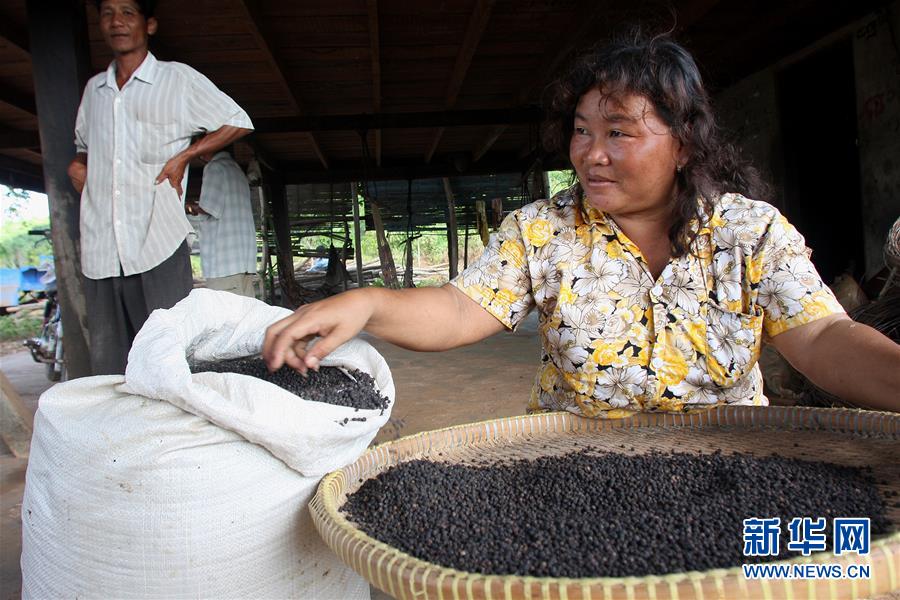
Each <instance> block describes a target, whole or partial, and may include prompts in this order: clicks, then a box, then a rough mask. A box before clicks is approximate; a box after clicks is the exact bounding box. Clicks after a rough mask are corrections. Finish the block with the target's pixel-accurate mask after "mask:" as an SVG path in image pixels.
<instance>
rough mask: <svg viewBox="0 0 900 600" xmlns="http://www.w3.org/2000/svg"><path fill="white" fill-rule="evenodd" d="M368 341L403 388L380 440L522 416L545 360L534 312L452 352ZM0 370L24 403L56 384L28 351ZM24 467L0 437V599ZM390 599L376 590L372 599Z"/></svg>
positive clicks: (14, 543)
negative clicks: (513, 328) (513, 327)
mask: <svg viewBox="0 0 900 600" xmlns="http://www.w3.org/2000/svg"><path fill="white" fill-rule="evenodd" d="M366 339H367V340H368V341H369V342H371V343H372V344H373V345H374V346H375V347H376V348H377V349H378V350H379V351H380V352H381V353H382V355H383V356H384V358H385V360H386V361H387V363H388V365H389V366H390V368H391V373H392V374H393V377H394V385H395V387H396V389H397V397H396V402H395V405H394V409H393V411H392V416H391V419H390V421H389V422H388V423H387V424H386V425H385V426H384V428H382V430H381V431H380V432H379V434H378V436H377V437H376V439H375V441H376V442H384V441H388V440H393V439H396V438H399V437H402V436H404V435H410V434H413V433H418V432H420V431H427V430H430V429H437V428H440V427H447V426H450V425H458V424H462V423H470V422H473V421H481V420H485V419H491V418H497V417H506V416H513V415H519V414H523V413H524V412H525V405H526V403H527V400H528V394H529V390H530V389H531V382H532V379H533V377H534V373H535V371H536V370H537V364H538V360H539V359H540V342H539V340H538V336H537V319H536V317H534V316H532V317H530V318H529V319H528V320H526V322H525V323H523V325H522V326H521V327H520V328H519V330H518V331H517V332H515V333H505V334H500V335H497V336H494V337H493V338H490V339H488V340H485V341H483V342H481V343H479V344H476V345H474V346H469V347H467V348H460V349H457V350H451V351H449V352H441V353H420V352H410V351H407V350H402V349H400V348H397V347H395V346H392V345H390V344H386V343H384V342H381V341H380V340H375V339H373V338H371V337H366ZM12 349H13V350H15V349H16V348H12ZM0 370H2V371H3V373H4V374H5V375H6V376H7V377H8V378H9V379H10V382H11V383H12V385H13V387H14V388H15V389H16V390H17V391H18V393H19V394H20V396H22V399H23V401H24V403H25V404H26V406H28V407H29V408H30V409H31V410H32V411H34V410H36V409H37V402H38V397H39V396H40V394H41V393H42V392H43V391H44V390H46V389H47V388H48V387H49V386H50V382H49V381H47V379H46V378H45V377H44V366H43V365H40V364H37V363H34V362H33V361H32V360H31V357H30V355H29V354H28V353H27V352H21V351H17V352H13V353H9V354H6V355H2V354H0ZM26 466H27V461H26V460H24V459H18V458H15V457H14V456H12V455H11V454H9V452H8V450H7V448H6V447H5V446H3V445H2V443H0V600H7V599H10V600H11V599H16V598H19V597H20V595H21V585H22V579H21V570H20V568H19V557H20V555H21V551H22V548H21V527H22V522H21V515H20V511H21V507H22V494H23V492H24V488H25V468H26ZM386 598H388V597H387V596H385V595H383V594H381V592H378V591H377V590H374V589H373V599H374V600H384V599H386Z"/></svg>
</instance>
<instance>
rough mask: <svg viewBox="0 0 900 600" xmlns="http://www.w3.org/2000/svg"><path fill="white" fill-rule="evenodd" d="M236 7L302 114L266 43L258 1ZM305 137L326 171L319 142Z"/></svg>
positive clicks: (245, 0)
mask: <svg viewBox="0 0 900 600" xmlns="http://www.w3.org/2000/svg"><path fill="white" fill-rule="evenodd" d="M237 5H238V7H239V8H240V10H241V12H242V13H243V16H244V19H243V20H244V22H245V23H246V24H247V31H248V33H249V34H250V35H251V36H252V37H253V39H254V40H255V41H256V44H257V46H259V49H260V50H261V51H262V53H263V54H264V55H265V57H266V62H267V63H269V66H271V67H272V68H273V69H274V70H275V74H276V75H277V76H278V82H279V83H280V84H281V87H282V88H284V91H285V92H286V93H287V96H288V99H289V100H290V104H291V107H292V108H293V109H294V111H295V112H296V113H297V114H302V113H303V110H302V107H301V105H300V100H299V94H298V93H297V91H296V90H295V89H294V86H292V85H291V83H290V82H289V81H288V79H287V69H286V68H285V66H284V63H283V62H282V60H281V59H280V58H279V57H278V56H277V55H276V54H275V53H274V52H273V51H272V47H271V46H270V45H269V42H268V41H267V39H268V38H271V36H267V35H266V33H267V32H266V28H265V26H264V24H263V18H262V11H261V10H260V7H259V3H258V0H239V1H238V3H237ZM307 137H308V139H309V143H310V145H311V146H312V149H313V152H315V154H316V157H317V158H318V159H319V162H321V163H322V166H324V167H325V168H326V169H327V168H328V159H327V158H326V157H325V154H324V153H323V152H322V148H321V147H320V146H319V141H318V140H317V139H316V136H315V135H314V134H313V133H311V132H310V133H308V134H307Z"/></svg>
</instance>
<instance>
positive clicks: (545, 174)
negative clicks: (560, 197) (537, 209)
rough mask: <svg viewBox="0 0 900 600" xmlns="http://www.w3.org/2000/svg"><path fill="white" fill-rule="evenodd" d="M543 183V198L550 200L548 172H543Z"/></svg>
mask: <svg viewBox="0 0 900 600" xmlns="http://www.w3.org/2000/svg"><path fill="white" fill-rule="evenodd" d="M541 183H542V184H544V190H543V192H542V193H541V198H549V197H550V174H549V173H548V172H547V171H541Z"/></svg>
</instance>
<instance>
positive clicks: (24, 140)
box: [0, 129, 41, 150]
mask: <svg viewBox="0 0 900 600" xmlns="http://www.w3.org/2000/svg"><path fill="white" fill-rule="evenodd" d="M40 147H41V136H40V135H38V132H37V131H19V130H14V129H0V150H10V149H13V148H40Z"/></svg>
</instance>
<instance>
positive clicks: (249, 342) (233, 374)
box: [22, 290, 394, 599]
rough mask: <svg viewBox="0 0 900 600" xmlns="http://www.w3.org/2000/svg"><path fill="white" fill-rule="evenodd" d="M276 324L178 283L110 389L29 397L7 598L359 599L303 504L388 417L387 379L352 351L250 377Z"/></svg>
mask: <svg viewBox="0 0 900 600" xmlns="http://www.w3.org/2000/svg"><path fill="white" fill-rule="evenodd" d="M287 314H290V311H288V310H286V309H282V308H276V307H272V306H268V305H266V304H264V303H262V302H259V301H256V300H253V299H250V298H243V297H240V296H236V295H233V294H229V293H227V292H215V291H211V290H194V291H193V292H192V293H191V295H190V296H189V297H188V298H186V299H185V300H183V301H181V302H179V303H178V304H177V305H175V306H174V307H173V308H172V309H170V310H157V311H155V312H154V313H153V314H152V315H151V316H150V318H149V319H148V320H147V323H146V324H145V325H144V327H143V328H142V329H141V331H140V332H139V334H138V336H137V338H136V339H135V342H134V345H133V346H132V350H131V353H130V354H129V358H128V369H127V372H126V375H125V377H124V378H123V377H121V376H105V377H89V378H83V379H78V380H74V381H71V382H67V383H65V384H61V385H57V386H54V387H53V388H51V389H50V390H48V391H47V392H46V393H45V394H44V395H43V396H42V397H41V399H40V405H39V409H38V412H37V414H36V416H35V431H34V436H33V440H32V446H31V458H30V461H29V466H28V473H27V477H26V490H25V498H24V500H23V506H22V514H23V528H22V529H23V552H22V572H23V596H25V597H35V598H38V597H41V598H43V597H83V596H96V597H107V598H124V597H133V596H140V597H148V596H154V597H172V598H175V597H267V598H269V597H271V598H276V597H277V598H288V597H294V598H325V597H327V598H351V599H352V598H368V597H369V587H368V584H367V583H366V582H365V581H364V580H363V579H362V578H361V577H359V576H358V575H357V574H356V573H354V572H353V571H352V570H350V569H349V568H348V567H346V566H345V565H344V564H343V563H342V562H341V561H340V560H339V559H338V558H337V556H335V555H334V553H333V552H332V551H331V550H330V549H329V548H328V547H327V546H325V545H324V543H323V542H322V541H321V539H320V537H319V536H318V534H317V533H316V531H315V529H314V527H313V525H312V522H311V519H310V516H309V513H308V511H307V508H306V505H307V503H308V502H309V500H310V499H311V497H312V495H313V493H314V492H315V488H316V485H317V484H318V481H319V479H320V478H321V476H322V475H323V474H325V473H327V472H329V471H332V470H334V469H337V468H339V467H341V466H343V465H345V464H347V463H350V462H352V461H353V460H355V459H356V458H357V457H358V456H359V455H360V454H361V453H362V452H363V450H364V449H365V448H366V447H367V446H368V444H369V443H370V442H371V440H372V439H373V438H374V436H375V434H376V433H377V432H378V429H379V428H380V427H381V426H382V425H383V424H384V423H385V422H386V421H387V420H388V418H389V416H390V411H391V408H392V407H393V401H394V385H393V379H392V377H391V373H390V370H389V369H388V367H387V364H386V363H385V361H384V359H383V358H382V357H381V355H380V354H379V353H378V352H377V351H376V350H375V349H374V348H372V347H371V346H370V345H369V344H367V343H365V342H363V341H361V340H351V342H348V343H347V344H345V345H344V346H341V347H340V348H338V349H337V350H336V351H335V352H333V353H332V354H330V355H329V356H328V359H327V360H323V361H322V368H321V369H320V373H319V374H314V375H315V377H318V379H315V380H314V378H313V376H310V377H309V378H308V379H304V378H302V377H300V375H299V374H294V373H293V372H290V373H281V372H279V373H281V374H280V375H277V374H276V375H277V377H276V378H275V379H272V378H269V379H270V380H269V381H266V380H264V379H261V378H258V377H255V376H253V375H254V374H257V370H258V368H259V362H257V361H258V360H259V359H257V358H253V357H254V355H257V354H258V353H259V350H260V348H261V346H262V341H263V336H264V333H265V330H266V327H267V326H268V325H269V324H271V323H273V322H275V321H277V320H279V319H281V318H283V317H284V316H286V315H287ZM263 370H264V368H263ZM217 371H219V372H217ZM294 375H296V379H295V378H293V376H294ZM316 381H317V382H318V383H316ZM286 382H287V383H286ZM298 382H299V383H298ZM310 382H312V383H310ZM366 386H368V387H369V390H368V394H363V393H362V392H361V391H360V390H361V388H364V387H366ZM286 388H287V389H286ZM372 388H374V389H372ZM289 390H292V391H289ZM363 391H365V390H363ZM293 392H297V394H295V393H293ZM298 394H299V395H298ZM304 396H307V397H304ZM362 396H367V397H371V398H374V403H373V404H371V406H372V407H371V408H367V407H366V406H367V405H364V404H361V403H360V402H359V401H358V400H359V398H361V397H362ZM348 399H349V400H348ZM342 404H343V405H342Z"/></svg>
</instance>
